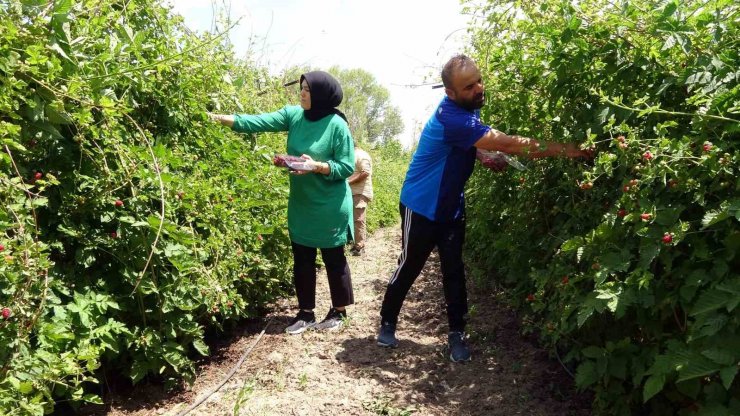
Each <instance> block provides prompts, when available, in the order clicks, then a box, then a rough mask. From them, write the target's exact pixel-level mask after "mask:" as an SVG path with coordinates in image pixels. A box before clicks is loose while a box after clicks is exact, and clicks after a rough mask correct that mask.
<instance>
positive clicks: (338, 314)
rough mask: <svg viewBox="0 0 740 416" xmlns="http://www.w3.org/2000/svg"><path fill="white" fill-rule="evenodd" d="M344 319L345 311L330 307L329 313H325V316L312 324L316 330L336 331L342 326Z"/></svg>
mask: <svg viewBox="0 0 740 416" xmlns="http://www.w3.org/2000/svg"><path fill="white" fill-rule="evenodd" d="M345 319H347V311H338V310H336V309H334V308H331V309H329V313H327V314H326V318H324V320H323V321H321V322H319V323H318V324H316V325H314V329H316V330H317V331H336V330H338V329H340V328H342V325H344V320H345Z"/></svg>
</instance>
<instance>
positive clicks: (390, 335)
mask: <svg viewBox="0 0 740 416" xmlns="http://www.w3.org/2000/svg"><path fill="white" fill-rule="evenodd" d="M378 345H380V346H381V347H386V348H396V347H398V340H397V339H396V325H394V324H392V323H390V322H382V323H381V324H380V331H379V332H378Z"/></svg>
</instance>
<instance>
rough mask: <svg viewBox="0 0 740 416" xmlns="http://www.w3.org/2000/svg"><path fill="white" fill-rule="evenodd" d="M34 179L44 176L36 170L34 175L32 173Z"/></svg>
mask: <svg viewBox="0 0 740 416" xmlns="http://www.w3.org/2000/svg"><path fill="white" fill-rule="evenodd" d="M33 177H34V179H36V180H38V179H41V178H43V177H44V174H43V173H41V172H36V174H35V175H33Z"/></svg>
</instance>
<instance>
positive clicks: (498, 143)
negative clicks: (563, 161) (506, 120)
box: [474, 129, 591, 159]
mask: <svg viewBox="0 0 740 416" xmlns="http://www.w3.org/2000/svg"><path fill="white" fill-rule="evenodd" d="M474 146H475V147H477V148H478V149H484V150H498V151H499V152H504V153H508V154H511V155H520V156H524V157H528V158H532V159H535V158H540V157H550V156H566V157H570V158H575V157H590V156H591V152H590V151H588V150H581V149H580V148H578V146H576V145H575V144H573V143H555V142H545V141H539V140H534V139H530V138H528V137H522V136H510V135H508V134H506V133H503V132H500V131H498V130H495V129H490V130H489V131H488V132H487V133H486V134H484V135H483V136H482V137H481V138H480V139H478V141H477V142H475V145H474Z"/></svg>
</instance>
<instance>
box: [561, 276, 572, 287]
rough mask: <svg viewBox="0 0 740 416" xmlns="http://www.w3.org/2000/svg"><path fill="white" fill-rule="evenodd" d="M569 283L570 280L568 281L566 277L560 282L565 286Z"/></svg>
mask: <svg viewBox="0 0 740 416" xmlns="http://www.w3.org/2000/svg"><path fill="white" fill-rule="evenodd" d="M569 281H570V279H568V276H563V280H561V282H563V284H564V285H567V284H568V282H569Z"/></svg>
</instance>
